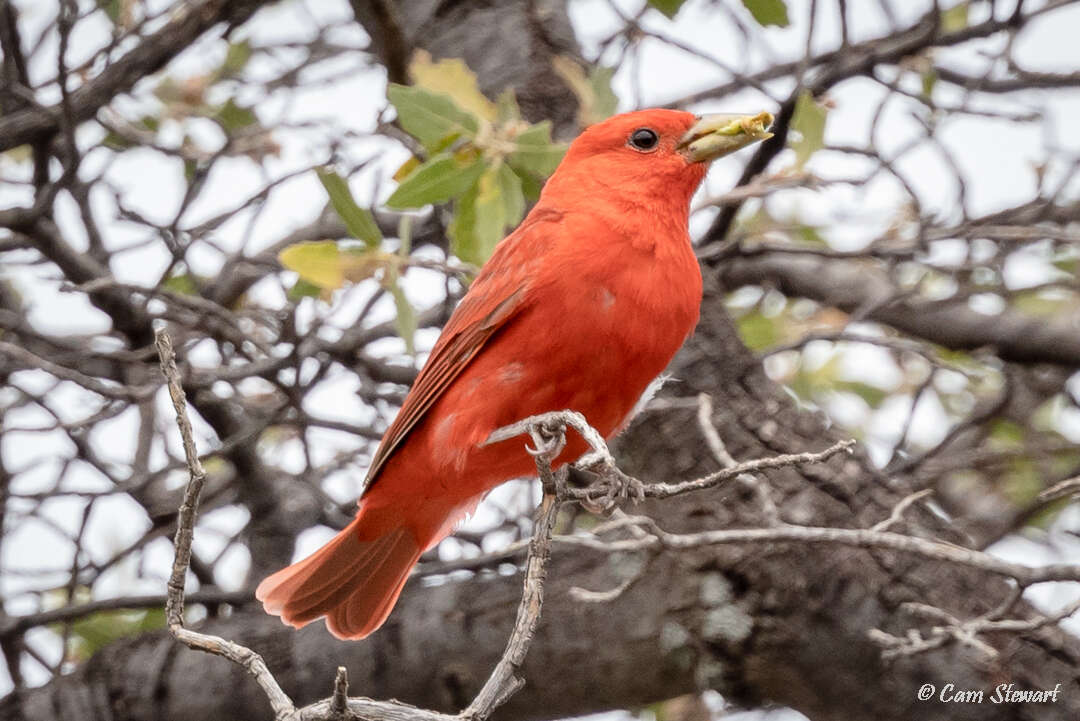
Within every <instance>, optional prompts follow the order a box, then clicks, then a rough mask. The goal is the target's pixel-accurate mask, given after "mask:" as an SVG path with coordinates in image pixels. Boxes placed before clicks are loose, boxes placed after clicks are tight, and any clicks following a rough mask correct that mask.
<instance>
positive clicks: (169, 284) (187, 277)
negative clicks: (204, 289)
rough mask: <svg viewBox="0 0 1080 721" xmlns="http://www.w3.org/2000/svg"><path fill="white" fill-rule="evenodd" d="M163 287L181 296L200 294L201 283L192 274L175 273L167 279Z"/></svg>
mask: <svg viewBox="0 0 1080 721" xmlns="http://www.w3.org/2000/svg"><path fill="white" fill-rule="evenodd" d="M161 287H162V288H164V289H165V290H171V291H172V292H173V293H179V294H180V295H198V294H199V282H198V280H197V279H196V278H195V277H194V276H193V275H192V274H191V273H173V274H172V275H170V276H169V277H168V278H166V279H165V282H164V283H162V284H161Z"/></svg>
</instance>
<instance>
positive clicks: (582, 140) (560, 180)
mask: <svg viewBox="0 0 1080 721" xmlns="http://www.w3.org/2000/svg"><path fill="white" fill-rule="evenodd" d="M772 120H773V118H772V115H770V114H769V113H764V112H763V113H759V114H757V115H701V116H698V115H693V114H692V113H687V112H683V111H680V110H661V109H653V110H639V111H636V112H632V113H623V114H622V115H616V116H614V117H611V118H608V119H607V120H604V121H603V122H600V123H596V124H595V125H592V126H590V127H588V128H586V130H585V131H584V132H583V133H582V134H581V135H579V136H578V137H577V139H575V140H574V142H573V143H571V145H570V149H569V150H568V151H567V153H566V157H565V158H563V161H562V163H561V164H560V165H559V167H558V169H557V170H556V171H555V174H554V175H553V176H552V177H551V179H550V180H548V183H547V186H546V187H545V190H544V194H545V196H547V195H549V194H556V195H559V194H567V193H568V194H575V193H576V194H580V193H588V194H591V195H593V196H596V195H601V194H602V195H605V196H609V195H610V196H611V199H612V200H613V201H615V202H618V203H619V204H620V205H622V204H623V201H629V202H635V201H636V200H644V201H645V202H646V203H647V204H648V205H653V204H654V203H656V202H657V200H659V199H660V198H664V199H666V200H668V201H669V202H670V203H671V204H672V205H673V207H680V206H681V208H682V209H685V208H686V206H687V204H689V201H690V197H691V196H692V195H693V194H694V191H695V190H697V187H698V185H700V184H701V181H702V179H703V178H704V177H705V173H706V172H707V171H708V166H709V163H710V162H711V161H713V160H715V159H716V158H719V157H722V156H724V155H728V154H729V153H733V152H735V151H736V150H739V149H740V148H744V147H746V146H747V145H750V144H752V143H755V142H757V141H759V140H764V139H765V138H768V137H771V133H769V132H768V128H769V126H770V125H771V124H772ZM598 199H599V198H598Z"/></svg>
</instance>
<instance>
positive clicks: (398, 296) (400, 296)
mask: <svg viewBox="0 0 1080 721" xmlns="http://www.w3.org/2000/svg"><path fill="white" fill-rule="evenodd" d="M389 290H390V294H391V295H392V296H394V306H395V307H396V308H397V316H396V317H395V318H394V327H395V328H396V329H397V332H398V335H400V336H401V338H402V339H403V340H404V341H405V350H406V351H407V352H408V353H409V355H412V354H414V353H416V345H415V340H416V329H417V320H416V310H415V309H413V307H412V304H411V303H409V299H408V298H406V297H405V291H404V290H402V288H401V286H400V285H399V284H398V283H396V282H395V283H392V284H391V285H390V288H389Z"/></svg>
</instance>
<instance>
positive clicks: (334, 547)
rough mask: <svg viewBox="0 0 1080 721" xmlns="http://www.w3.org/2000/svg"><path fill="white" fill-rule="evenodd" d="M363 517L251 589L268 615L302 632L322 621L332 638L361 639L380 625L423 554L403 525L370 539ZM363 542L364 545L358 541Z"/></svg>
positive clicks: (362, 515)
mask: <svg viewBox="0 0 1080 721" xmlns="http://www.w3.org/2000/svg"><path fill="white" fill-rule="evenodd" d="M370 530H371V529H370V527H369V525H368V524H364V513H363V512H362V511H361V513H360V514H359V515H358V516H357V517H356V518H355V519H353V521H352V522H351V523H350V524H349V525H348V526H346V527H345V529H344V530H342V531H341V533H339V534H338V535H336V536H335V537H334V538H333V539H331V541H330V542H329V543H327V544H326V545H325V546H323V547H322V548H320V549H319V550H318V551H316V552H315V553H313V554H312V555H310V556H308V557H307V558H305V559H304V560H302V561H298V562H297V563H294V564H293V565H291V566H289V567H288V568H283V569H281V570H280V571H278V572H277V573H275V574H273V575H270V576H267V577H266V578H265V579H264V580H263V582H262V583H260V584H259V587H258V588H257V589H256V590H255V597H256V598H257V599H259V600H260V601H262V602H263V607H264V608H265V609H266V611H267V613H271V614H273V615H275V616H281V620H282V621H283V622H285V623H287V624H289V625H290V626H294V627H296V628H300V627H301V626H304V625H306V624H308V623H310V622H312V621H314V620H315V619H317V618H320V617H322V616H326V625H327V628H329V629H330V633H332V634H334V635H335V636H337V637H338V638H348V639H359V638H364V637H365V636H368V635H369V634H371V633H372V632H374V631H375V630H376V629H377V628H379V626H381V625H382V623H383V621H385V620H386V617H387V616H389V615H390V610H391V609H392V608H393V607H394V603H396V602H397V599H398V596H399V595H401V589H402V587H404V585H405V581H406V579H408V577H409V571H411V570H412V567H413V566H414V565H416V562H417V561H418V560H419V558H420V553H421V552H422V550H423V549H422V548H421V544H420V543H419V542H418V541H417V538H416V535H415V534H414V533H413V531H412V530H411V529H409V528H407V527H404V526H398V527H396V528H392V529H390V530H388V531H386V532H384V533H379V534H378V535H376V536H375V537H373V538H371V539H370V540H368V539H367V538H366V536H368V535H371V534H370V533H364V531H370ZM362 538H364V540H361V539H362Z"/></svg>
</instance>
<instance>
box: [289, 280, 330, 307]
mask: <svg viewBox="0 0 1080 721" xmlns="http://www.w3.org/2000/svg"><path fill="white" fill-rule="evenodd" d="M322 293H323V289H322V288H320V287H319V286H317V285H315V284H314V283H312V282H311V281H308V280H305V279H304V278H303V277H300V278H297V279H296V282H295V283H293V285H292V288H289V292H288V293H287V296H288V298H289V300H291V301H297V300H300V299H301V298H318V297H320V296H322Z"/></svg>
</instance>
